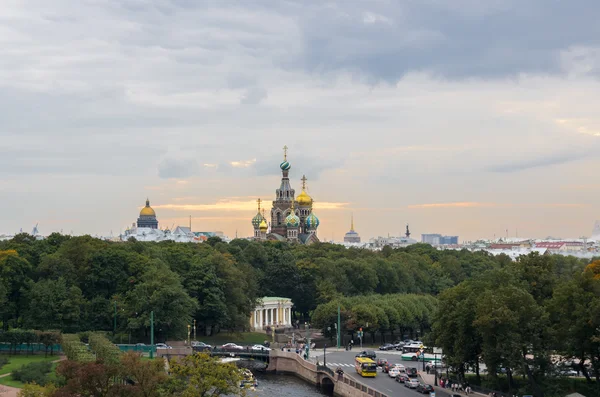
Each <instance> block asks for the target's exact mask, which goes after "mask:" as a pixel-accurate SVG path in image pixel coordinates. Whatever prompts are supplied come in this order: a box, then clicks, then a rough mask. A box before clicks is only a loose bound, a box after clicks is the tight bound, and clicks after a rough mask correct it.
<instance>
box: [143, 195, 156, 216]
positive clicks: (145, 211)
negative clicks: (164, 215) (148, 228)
mask: <svg viewBox="0 0 600 397" xmlns="http://www.w3.org/2000/svg"><path fill="white" fill-rule="evenodd" d="M140 216H156V212H154V210H153V209H152V207H150V200H148V199H146V206H145V207H144V208H142V210H141V211H140Z"/></svg>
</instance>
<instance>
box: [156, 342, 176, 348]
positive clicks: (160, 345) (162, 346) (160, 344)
mask: <svg viewBox="0 0 600 397" xmlns="http://www.w3.org/2000/svg"><path fill="white" fill-rule="evenodd" d="M154 346H156V348H157V349H172V347H171V346H169V345H167V344H166V343H157V344H156V345H154Z"/></svg>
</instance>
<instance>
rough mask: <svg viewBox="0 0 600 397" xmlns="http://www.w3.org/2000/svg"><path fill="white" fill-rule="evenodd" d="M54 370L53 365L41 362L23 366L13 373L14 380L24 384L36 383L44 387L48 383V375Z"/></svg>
mask: <svg viewBox="0 0 600 397" xmlns="http://www.w3.org/2000/svg"><path fill="white" fill-rule="evenodd" d="M51 370H52V363H49V362H39V363H29V364H25V365H23V366H22V367H21V368H19V369H16V370H14V371H13V372H12V378H13V379H14V380H17V381H19V382H23V383H36V384H38V385H41V386H44V385H45V384H46V383H47V382H48V374H49V373H50V371H51Z"/></svg>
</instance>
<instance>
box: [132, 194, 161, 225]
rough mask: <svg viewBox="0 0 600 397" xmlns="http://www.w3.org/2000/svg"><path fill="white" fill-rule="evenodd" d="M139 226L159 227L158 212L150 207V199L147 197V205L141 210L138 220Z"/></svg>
mask: <svg viewBox="0 0 600 397" xmlns="http://www.w3.org/2000/svg"><path fill="white" fill-rule="evenodd" d="M137 227H138V228H142V227H147V228H149V229H158V220H157V219H156V212H154V210H153V209H152V207H150V200H148V199H146V206H145V207H144V208H142V210H141V211H140V217H139V218H138V220H137Z"/></svg>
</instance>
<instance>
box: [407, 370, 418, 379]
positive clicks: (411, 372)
mask: <svg viewBox="0 0 600 397" xmlns="http://www.w3.org/2000/svg"><path fill="white" fill-rule="evenodd" d="M417 372H418V371H417V369H416V368H406V376H408V377H409V378H411V379H412V378H416V377H417Z"/></svg>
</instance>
